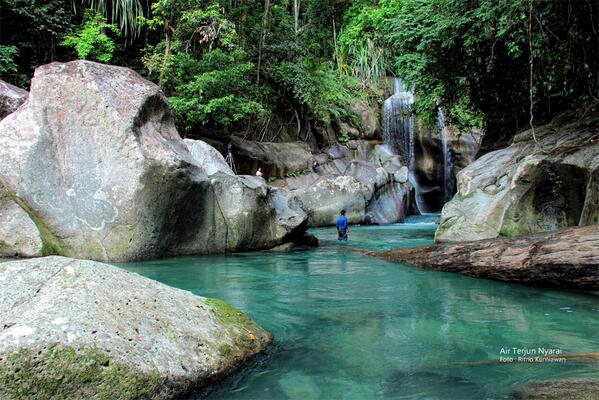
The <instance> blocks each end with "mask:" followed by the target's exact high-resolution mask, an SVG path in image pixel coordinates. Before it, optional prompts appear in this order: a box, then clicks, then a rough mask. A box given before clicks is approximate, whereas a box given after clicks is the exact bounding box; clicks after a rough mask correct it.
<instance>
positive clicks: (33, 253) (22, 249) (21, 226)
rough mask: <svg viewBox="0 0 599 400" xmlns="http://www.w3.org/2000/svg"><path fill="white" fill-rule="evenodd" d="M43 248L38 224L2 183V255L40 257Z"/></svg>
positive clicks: (0, 238)
mask: <svg viewBox="0 0 599 400" xmlns="http://www.w3.org/2000/svg"><path fill="white" fill-rule="evenodd" d="M43 250H44V249H43V242H42V238H41V235H40V232H39V230H38V228H37V226H36V225H35V223H34V222H33V221H32V220H31V218H30V217H29V215H28V214H27V212H25V210H24V209H23V208H21V207H20V206H19V205H18V204H17V203H15V201H14V199H13V197H11V196H10V194H9V193H8V192H7V191H6V190H4V188H3V187H2V186H1V185H0V257H39V256H41V255H42V253H43Z"/></svg>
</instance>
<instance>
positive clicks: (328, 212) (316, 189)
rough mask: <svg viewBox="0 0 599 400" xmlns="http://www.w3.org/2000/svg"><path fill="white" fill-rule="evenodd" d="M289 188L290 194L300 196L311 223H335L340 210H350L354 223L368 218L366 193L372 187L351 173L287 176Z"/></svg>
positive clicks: (315, 224)
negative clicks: (308, 176)
mask: <svg viewBox="0 0 599 400" xmlns="http://www.w3.org/2000/svg"><path fill="white" fill-rule="evenodd" d="M286 181H287V182H286V185H287V186H286V187H287V188H288V189H289V190H290V195H292V196H294V197H296V198H297V199H298V200H299V201H300V202H301V204H302V206H303V208H304V210H306V212H307V214H308V225H309V226H330V225H335V222H336V221H337V217H338V216H339V211H340V210H341V209H342V208H343V209H345V210H347V217H348V219H349V222H350V223H351V224H359V223H361V222H362V221H363V220H364V217H365V210H366V199H365V196H366V195H367V193H369V190H368V187H366V186H364V185H363V184H361V183H360V182H359V181H357V180H356V179H354V178H353V177H351V176H347V175H342V176H337V177H331V178H327V177H317V178H316V180H314V181H311V182H310V183H309V184H308V183H305V182H309V180H304V179H301V178H300V179H287V180H286Z"/></svg>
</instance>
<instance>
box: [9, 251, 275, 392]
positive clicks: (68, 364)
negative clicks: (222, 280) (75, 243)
mask: <svg viewBox="0 0 599 400" xmlns="http://www.w3.org/2000/svg"><path fill="white" fill-rule="evenodd" d="M0 285H1V286H2V290H1V291H0V326H2V327H3V328H2V330H1V331H0V398H3V399H25V398H27V399H50V398H56V399H59V398H60V399H88V398H98V399H100V398H105V399H122V400H125V399H139V398H152V399H172V398H179V397H182V396H183V395H185V394H188V393H189V392H190V391H192V390H195V389H198V388H201V387H203V386H205V385H207V384H209V383H211V382H213V381H215V380H218V379H220V378H221V377H223V376H224V375H226V374H228V373H230V372H231V371H233V370H234V369H235V368H237V367H239V366H240V365H242V364H243V363H244V361H246V360H247V359H248V358H249V357H251V356H253V355H255V354H257V353H259V352H261V351H262V350H264V349H265V347H266V346H267V345H268V344H269V343H270V341H271V340H272V337H271V336H270V334H269V333H268V332H266V331H265V330H263V329H262V328H260V327H259V326H258V325H256V324H255V323H254V322H253V321H252V320H250V319H249V318H248V317H247V316H245V315H244V314H242V313H241V312H240V311H239V310H237V309H235V308H234V307H232V306H230V305H228V304H226V303H223V302H222V301H220V300H216V299H207V298H203V297H198V296H195V295H193V294H191V293H189V292H186V291H183V290H179V289H174V288H171V287H168V286H166V285H163V284H161V283H158V282H154V281H152V280H149V279H147V278H143V277H141V276H139V275H137V274H133V273H128V272H125V271H123V270H121V269H119V268H116V267H113V266H110V265H106V264H101V263H97V262H93V261H83V260H74V259H69V258H64V257H46V258H37V259H31V260H26V261H10V262H4V263H0Z"/></svg>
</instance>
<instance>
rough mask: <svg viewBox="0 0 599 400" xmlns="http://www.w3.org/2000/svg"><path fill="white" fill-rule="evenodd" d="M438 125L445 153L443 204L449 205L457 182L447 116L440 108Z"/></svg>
mask: <svg viewBox="0 0 599 400" xmlns="http://www.w3.org/2000/svg"><path fill="white" fill-rule="evenodd" d="M437 125H438V127H439V131H440V132H439V135H440V137H441V147H442V151H443V202H444V203H447V202H448V201H449V200H451V198H452V197H453V192H454V189H455V182H454V177H453V166H454V162H453V154H452V152H451V148H450V144H449V132H448V129H447V127H446V126H445V114H444V113H443V109H442V108H441V107H438V110H437Z"/></svg>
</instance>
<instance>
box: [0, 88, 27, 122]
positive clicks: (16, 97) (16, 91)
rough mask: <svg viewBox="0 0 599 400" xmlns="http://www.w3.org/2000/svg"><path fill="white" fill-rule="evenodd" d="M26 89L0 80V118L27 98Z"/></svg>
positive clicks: (11, 111) (12, 110)
mask: <svg viewBox="0 0 599 400" xmlns="http://www.w3.org/2000/svg"><path fill="white" fill-rule="evenodd" d="M28 95H29V93H27V91H26V90H23V89H21V88H18V87H16V86H13V85H11V84H10V83H7V82H4V81H3V80H0V119H3V118H4V117H6V116H7V115H9V114H11V113H13V112H14V111H15V110H16V109H17V108H19V107H20V106H21V104H23V103H24V102H25V100H27V96H28Z"/></svg>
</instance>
